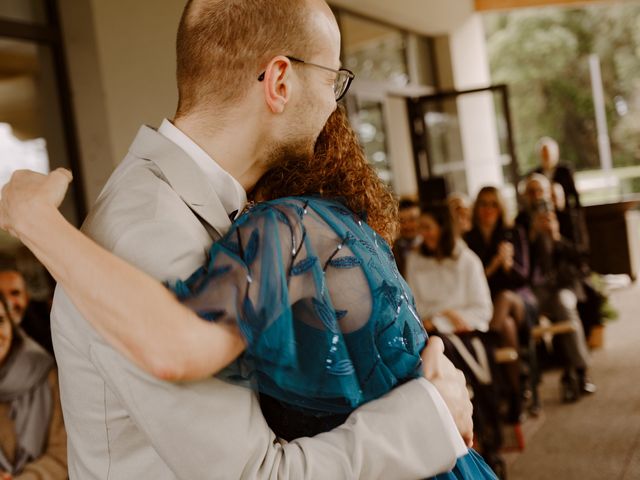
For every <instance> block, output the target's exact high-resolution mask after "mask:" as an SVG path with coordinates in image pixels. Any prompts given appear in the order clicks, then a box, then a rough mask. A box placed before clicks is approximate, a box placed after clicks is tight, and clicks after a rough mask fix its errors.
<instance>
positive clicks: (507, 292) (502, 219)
mask: <svg viewBox="0 0 640 480" xmlns="http://www.w3.org/2000/svg"><path fill="white" fill-rule="evenodd" d="M472 221H473V228H472V229H471V231H469V232H468V233H467V234H466V235H465V237H464V239H465V241H466V242H467V245H468V246H469V248H471V250H473V251H474V252H475V254H476V255H478V257H480V260H481V261H482V264H483V266H484V272H485V274H486V276H487V280H488V282H489V288H490V290H491V297H492V299H493V316H492V318H491V322H490V323H489V328H490V329H491V330H492V331H495V332H496V333H498V335H499V336H500V343H501V345H502V346H504V347H510V348H513V349H515V350H516V351H519V346H520V343H521V342H522V343H525V344H526V343H528V337H529V328H530V326H531V325H533V324H535V322H536V317H537V309H536V301H535V297H534V296H533V293H532V292H531V290H530V289H529V287H528V286H527V282H528V278H529V248H528V243H527V241H526V240H525V234H524V233H523V232H522V230H521V229H520V228H517V227H516V228H510V226H509V224H508V222H507V211H506V206H505V203H504V200H503V199H502V196H501V195H500V191H499V190H498V189H497V188H496V187H492V186H487V187H483V188H482V189H481V190H480V192H478V196H477V197H476V201H475V204H474V207H473V216H472ZM506 369H507V376H508V380H509V384H510V389H511V392H510V402H509V411H508V413H507V420H508V421H509V422H510V423H516V422H518V421H519V419H520V417H521V415H522V401H521V391H520V371H521V365H520V361H519V360H518V361H515V362H509V363H508V364H507V365H506Z"/></svg>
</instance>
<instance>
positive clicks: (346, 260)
mask: <svg viewBox="0 0 640 480" xmlns="http://www.w3.org/2000/svg"><path fill="white" fill-rule="evenodd" d="M329 265H331V266H332V267H335V268H354V267H357V266H359V265H360V260H359V259H358V258H356V257H339V258H334V259H332V260H331V261H330V262H329Z"/></svg>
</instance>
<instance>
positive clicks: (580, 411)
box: [507, 282, 640, 480]
mask: <svg viewBox="0 0 640 480" xmlns="http://www.w3.org/2000/svg"><path fill="white" fill-rule="evenodd" d="M612 302H613V304H614V305H615V306H616V307H617V308H618V310H619V312H620V318H619V319H618V320H616V321H614V322H611V323H609V324H608V325H607V328H606V329H605V345H604V348H603V349H600V350H597V351H595V352H593V356H592V367H591V376H592V377H593V380H594V382H595V383H596V384H597V385H598V392H597V393H596V394H595V395H593V396H590V397H588V398H583V399H582V400H581V401H580V402H578V403H576V404H571V405H564V404H561V403H560V398H559V395H560V394H559V386H558V382H559V373H557V372H550V373H546V374H545V376H544V379H543V383H542V386H541V389H540V393H541V398H542V401H543V415H542V416H541V417H540V418H539V419H537V420H535V421H531V420H530V421H528V423H526V424H525V425H524V427H525V435H526V437H527V443H526V447H525V451H524V452H523V453H520V454H510V455H508V456H507V461H508V478H509V480H550V479H551V480H591V479H593V480H595V479H598V480H600V479H614V480H618V479H619V480H637V479H640V282H637V283H636V284H635V285H632V286H630V287H626V288H624V289H620V290H616V291H614V292H613V293H612Z"/></svg>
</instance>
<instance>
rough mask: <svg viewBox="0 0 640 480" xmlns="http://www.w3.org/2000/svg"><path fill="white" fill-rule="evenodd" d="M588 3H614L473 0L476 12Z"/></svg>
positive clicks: (602, 0) (594, 0)
mask: <svg viewBox="0 0 640 480" xmlns="http://www.w3.org/2000/svg"><path fill="white" fill-rule="evenodd" d="M590 3H614V1H612V0H475V7H476V11H478V12H482V11H487V10H511V9H514V8H523V7H549V6H554V5H557V6H567V5H586V4H590Z"/></svg>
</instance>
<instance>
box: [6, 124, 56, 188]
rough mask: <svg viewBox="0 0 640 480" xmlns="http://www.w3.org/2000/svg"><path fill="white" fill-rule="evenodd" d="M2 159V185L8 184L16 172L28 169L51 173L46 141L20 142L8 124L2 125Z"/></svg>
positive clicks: (38, 139)
mask: <svg viewBox="0 0 640 480" xmlns="http://www.w3.org/2000/svg"><path fill="white" fill-rule="evenodd" d="M0 158H1V159H2V162H1V163H0V185H4V184H5V183H7V182H8V181H9V179H10V178H11V174H12V173H13V172H14V171H15V170H22V169H28V170H35V171H36V172H40V173H49V155H48V154H47V142H46V140H45V139H44V138H35V139H33V140H24V141H23V140H19V139H18V138H16V137H15V136H14V135H13V130H12V128H11V125H9V124H8V123H0Z"/></svg>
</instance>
